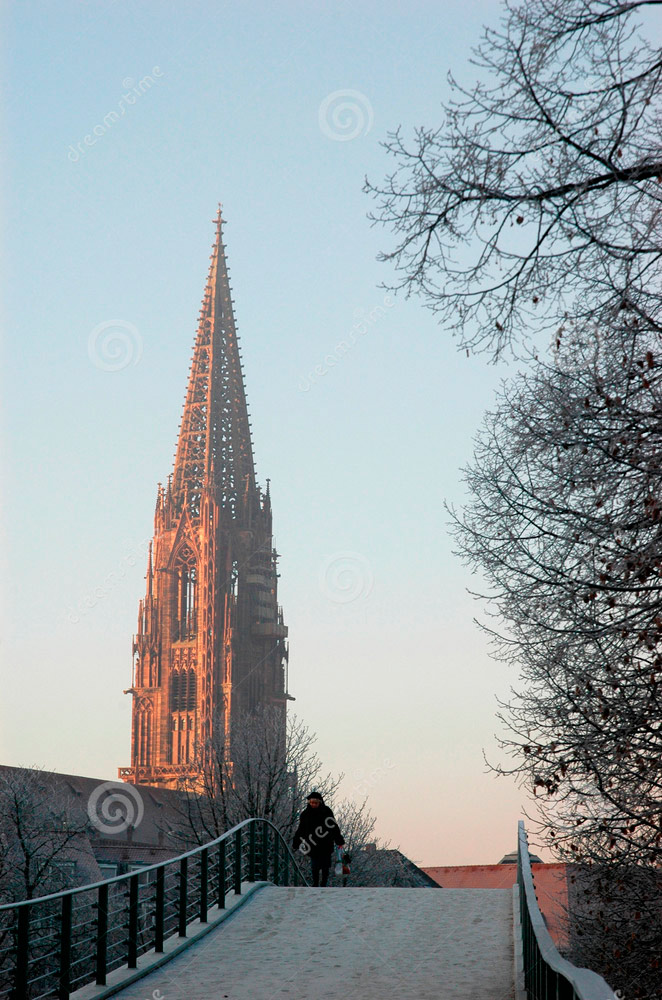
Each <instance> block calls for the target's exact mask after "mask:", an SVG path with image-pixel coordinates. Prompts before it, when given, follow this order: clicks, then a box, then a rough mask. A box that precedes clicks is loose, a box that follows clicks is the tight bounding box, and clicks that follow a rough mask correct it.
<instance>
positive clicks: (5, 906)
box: [0, 817, 308, 912]
mask: <svg viewBox="0 0 662 1000" xmlns="http://www.w3.org/2000/svg"><path fill="white" fill-rule="evenodd" d="M256 822H259V823H264V824H266V825H267V826H270V827H271V829H272V830H274V831H275V832H276V833H277V834H278V835H279V836H280V838H281V840H282V843H283V846H284V847H285V848H286V849H287V852H288V854H289V855H290V857H291V859H292V861H293V862H294V865H295V867H296V870H297V872H298V873H299V876H300V878H301V880H302V882H303V883H304V885H308V880H307V879H306V876H305V875H304V874H303V872H302V871H301V869H300V868H299V864H298V859H297V858H296V856H295V854H294V853H293V851H292V850H291V849H290V847H289V845H288V844H287V841H286V840H285V838H284V837H283V835H282V834H281V832H280V830H279V829H278V827H277V826H275V825H274V824H273V823H272V822H271V820H269V819H263V818H262V817H251V818H250V819H244V820H242V821H241V823H237V824H236V826H233V827H231V828H230V829H229V830H226V832H225V833H222V834H221V836H220V837H217V838H216V840H210V841H209V843H208V844H201V845H200V846H198V847H193V848H191V850H190V851H185V852H184V853H183V854H178V855H176V857H174V858H168V860H167V861H158V862H157V863H156V864H153V865H145V866H144V867H143V866H142V865H141V867H140V871H139V872H138V871H133V872H126V873H125V874H124V875H113V877H112V878H105V879H103V880H102V881H101V882H90V883H89V884H88V885H77V886H75V887H74V888H73V889H62V890H61V891H60V892H52V893H50V894H49V895H47V896H33V897H32V899H21V900H19V901H18V902H16V903H2V904H0V912H1V911H2V910H17V909H18V908H19V907H21V906H32V905H33V904H34V903H45V902H47V901H49V900H53V899H60V898H61V897H62V896H75V895H77V894H78V893H81V892H90V891H91V890H92V889H98V888H99V886H102V885H111V884H112V883H113V882H125V881H126V880H127V879H130V878H132V877H133V876H134V875H137V874H140V875H142V874H144V873H145V872H151V871H155V870H156V869H157V868H163V867H164V866H166V865H174V864H175V862H177V861H182V860H183V859H184V858H192V857H194V856H195V855H197V854H200V853H201V852H202V851H209V850H211V848H212V847H216V846H217V845H218V844H220V843H221V841H222V840H229V839H230V838H231V837H232V836H233V835H234V834H236V832H237V830H242V829H243V828H244V827H246V826H248V825H249V824H250V823H256Z"/></svg>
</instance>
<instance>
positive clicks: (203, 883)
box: [200, 848, 209, 924]
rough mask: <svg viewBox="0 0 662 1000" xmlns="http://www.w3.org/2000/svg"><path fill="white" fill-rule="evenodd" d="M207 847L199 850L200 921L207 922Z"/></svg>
mask: <svg viewBox="0 0 662 1000" xmlns="http://www.w3.org/2000/svg"><path fill="white" fill-rule="evenodd" d="M208 854H209V852H208V851H207V848H205V849H204V851H201V852H200V923H201V924H206V923H207V876H208V871H209V860H208Z"/></svg>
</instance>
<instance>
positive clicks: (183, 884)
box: [179, 858, 188, 937]
mask: <svg viewBox="0 0 662 1000" xmlns="http://www.w3.org/2000/svg"><path fill="white" fill-rule="evenodd" d="M187 896H188V858H182V860H181V861H180V862H179V936H180V937H186V901H187Z"/></svg>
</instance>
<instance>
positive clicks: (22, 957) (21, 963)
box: [14, 906, 30, 1000]
mask: <svg viewBox="0 0 662 1000" xmlns="http://www.w3.org/2000/svg"><path fill="white" fill-rule="evenodd" d="M16 936H17V941H16V977H15V980H14V989H15V992H16V1000H25V998H26V997H27V995H28V961H29V958H28V956H29V948H30V907H29V906H19V907H18V929H17V935H16Z"/></svg>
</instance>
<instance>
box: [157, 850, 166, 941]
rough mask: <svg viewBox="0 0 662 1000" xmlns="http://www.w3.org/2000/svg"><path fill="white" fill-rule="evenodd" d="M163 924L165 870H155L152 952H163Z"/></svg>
mask: <svg viewBox="0 0 662 1000" xmlns="http://www.w3.org/2000/svg"><path fill="white" fill-rule="evenodd" d="M164 923H165V868H157V869H156V898H155V900H154V951H155V952H162V951H163V926H164Z"/></svg>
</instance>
